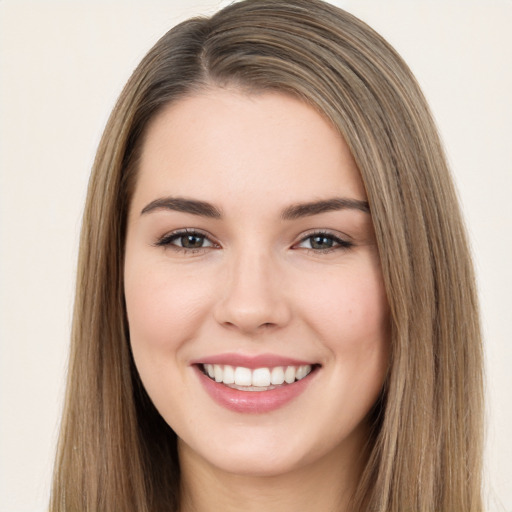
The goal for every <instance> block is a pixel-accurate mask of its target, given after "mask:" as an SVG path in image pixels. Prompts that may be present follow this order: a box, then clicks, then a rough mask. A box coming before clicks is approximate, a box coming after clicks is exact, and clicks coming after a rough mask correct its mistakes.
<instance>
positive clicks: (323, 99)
mask: <svg viewBox="0 0 512 512" xmlns="http://www.w3.org/2000/svg"><path fill="white" fill-rule="evenodd" d="M481 366H482V362H481V346H480V336H479V325H478V313H477V304H476V294H475V288H474V280H473V271H472V266H471V262H470V258H469V254H468V248H467V243H466V237H465V233H464V228H463V223H462V220H461V217H460V213H459V210H458V206H457V199H456V195H455V193H454V190H453V186H452V183H451V180H450V176H449V173H448V170H447V165H446V162H445V158H444V155H443V151H442V148H441V145H440V142H439V139H438V136H437V133H436V129H435V127H434V123H433V121H432V118H431V116H430V113H429V110H428V108H427V106H426V103H425V100H424V98H423V96H422V94H421V92H420V91H419V88H418V86H417V84H416V82H415V80H414V78H413V77H412V75H411V73H410V71H409V70H408V68H407V66H406V65H405V63H404V62H403V61H402V60H401V58H400V57H399V56H398V55H397V54H396V52H395V51H394V50H393V49H392V48H391V47H390V46H389V45H388V44H387V43H386V42H385V41H384V40H383V39H382V38H381V37H380V36H379V35H377V34H376V33H375V32H374V31H373V30H371V29H370V28H369V27H368V26H366V25H365V24H364V23H362V22H361V21H359V20H357V19H356V18H354V17H352V16H351V15H349V14H348V13H346V12H344V11H342V10H340V9H337V8H335V7H333V6H330V5H328V4H325V3H322V2H320V1H317V0H249V1H245V2H239V3H235V4H233V5H231V6H229V7H227V8H225V9H224V10H222V11H220V12H219V13H217V14H216V15H214V16H213V17H212V18H210V19H193V20H189V21H187V22H185V23H183V24H181V25H179V26H178V27H176V28H174V29H172V30H171V31H170V32H168V33H167V34H166V35H165V36H164V37H163V38H162V39H161V40H160V41H159V42H158V43H157V44H156V45H155V46H154V48H153V49H152V50H151V51H150V52H149V53H148V55H147V56H146V57H145V58H144V59H143V61H142V62H141V64H140V65H139V67H138V68H137V69H136V70H135V72H134V74H133V76H132V77H131V79H130V80H129V82H128V84H127V85H126V87H125V89H124V91H123V93H122V94H121V97H120V99H119V101H118V104H117V106H116V107H115V109H114V112H113V114H112V116H111V118H110V120H109V123H108V125H107V127H106V130H105V133H104V136H103V139H102V142H101V144H100V148H99V150H98V154H97V158H96V161H95V165H94V169H93V173H92V176H91V181H90V185H89V192H88V199H87V205H86V211H85V216H84V223H83V231H82V240H81V253H80V261H79V272H78V284H77V298H76V304H75V320H74V329H73V340H72V352H71V362H70V370H69V382H68V392H67V402H66V409H65V412H64V420H63V425H62V433H61V439H60V445H59V454H58V460H57V464H56V470H55V478H54V488H53V497H52V503H51V510H53V511H57V510H59V511H60V510H91V511H92V510H94V511H96V510H104V511H112V510H123V511H129V510H134V511H135V510H136V511H151V512H153V511H160V510H161V511H164V510H165V511H170V510H173V511H181V512H185V511H191V510H194V511H198V512H201V511H207V510H225V511H228V510H240V509H243V510H268V511H271V510H280V511H287V510H296V509H298V508H300V509H302V510H315V511H318V510H322V511H339V512H342V511H348V510H368V511H382V512H384V511H395V512H403V511H409V510H410V511H413V510H414V511H436V512H437V511H446V512H448V511H455V510H457V511H458V510H464V511H479V510H482V501H481V481H480V474H481V416H482V376H481V374H482V369H481Z"/></svg>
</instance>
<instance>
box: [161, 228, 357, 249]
mask: <svg viewBox="0 0 512 512" xmlns="http://www.w3.org/2000/svg"><path fill="white" fill-rule="evenodd" d="M186 236H189V237H196V238H200V239H203V241H208V242H209V243H210V245H208V246H205V247H183V246H180V245H176V244H175V243H173V242H175V241H176V240H179V239H180V238H181V239H182V238H184V237H186ZM314 238H323V239H324V241H325V240H326V239H328V240H331V241H332V243H333V245H332V246H331V247H328V248H326V249H314V248H313V247H302V249H306V250H307V251H308V252H312V253H314V254H328V253H331V252H333V251H338V250H348V249H350V248H352V247H353V246H354V244H353V243H352V242H349V241H348V240H343V239H342V238H340V237H338V236H337V235H335V234H333V233H331V232H329V231H313V232H311V233H307V234H306V235H304V236H303V237H302V238H301V239H300V240H299V242H298V243H296V244H294V246H293V247H292V248H293V249H300V248H301V247H300V245H301V244H303V243H305V242H306V241H308V240H310V244H311V242H312V240H313V239H314ZM155 246H157V247H169V248H171V249H172V250H174V251H176V252H185V253H190V254H196V253H198V252H202V251H206V250H208V249H210V248H215V249H218V248H219V247H220V246H219V244H217V243H216V242H214V241H212V240H211V239H210V237H209V236H208V235H207V234H206V233H203V232H202V231H200V230H198V229H182V230H178V231H173V232H172V233H169V234H167V235H164V236H163V237H162V238H160V239H159V240H157V242H156V243H155Z"/></svg>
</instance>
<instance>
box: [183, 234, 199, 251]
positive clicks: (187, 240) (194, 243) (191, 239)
mask: <svg viewBox="0 0 512 512" xmlns="http://www.w3.org/2000/svg"><path fill="white" fill-rule="evenodd" d="M181 245H182V247H186V248H188V249H197V248H199V247H202V246H203V237H202V236H197V235H185V236H182V237H181Z"/></svg>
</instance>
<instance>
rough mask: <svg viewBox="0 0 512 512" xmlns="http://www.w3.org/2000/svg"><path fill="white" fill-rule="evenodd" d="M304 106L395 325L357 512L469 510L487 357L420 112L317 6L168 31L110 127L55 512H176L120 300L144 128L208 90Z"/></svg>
mask: <svg viewBox="0 0 512 512" xmlns="http://www.w3.org/2000/svg"><path fill="white" fill-rule="evenodd" d="M225 85H230V86H233V85H234V86H237V87H239V88H242V89H243V90H246V91H247V92H248V93H250V92H251V91H265V90H277V91H282V92H284V93H287V94H292V95H294V96H295V97H298V98H300V99H302V100H303V101H305V102H307V103H308V104H310V105H312V106H314V107H315V108H316V109H317V110H318V112H319V113H321V114H322V115H323V116H325V117H326V118H327V119H328V120H329V121H330V122H331V123H332V124H333V125H334V126H335V127H336V128H337V129H338V130H339V133H340V135H341V136H342V137H344V139H345V141H346V142H347V144H348V145H349V147H350V149H351V151H352V153H353V156H354V158H355V160H356V162H357V164H358V166H359V170H360V172H361V176H362V179H363V182H364V184H365V187H366V191H367V195H368V201H369V204H370V208H371V213H372V219H373V223H374V226H375V233H376V237H377V243H378V248H379V252H380V258H381V265H382V272H383V276H384V282H385V287H386V292H387V296H388V301H389V305H390V311H391V313H390V316H391V325H392V351H391V352H392V353H391V360H390V368H389V374H388V378H387V380H386V383H385V387H384V389H383V392H382V396H381V398H380V400H379V402H378V404H376V406H375V408H374V411H373V421H374V429H373V437H372V439H371V446H370V447H369V456H368V462H367V465H366V469H365V471H364V474H363V477H362V479H361V481H360V484H359V487H358V489H357V492H356V495H355V496H354V499H353V503H354V506H353V509H354V510H371V511H378V512H385V511H386V512H387V511H392V512H408V511H411V512H412V511H414V512H426V511H430V512H433V511H436V512H442V511H445V512H454V511H462V510H463V511H466V512H471V511H475V512H476V511H480V510H482V498H481V458H482V456H481V447H482V350H481V342H480V332H479V322H478V311H477V301H476V292H475V285H474V276H473V269H472V265H471V260H470V255H469V251H468V245H467V241H466V235H465V229H464V226H463V221H462V219H461V215H460V212H459V208H458V201H457V197H456V193H455V192H454V187H453V184H452V182H451V178H450V175H449V171H448V168H447V164H446V159H445V156H444V154H443V149H442V147H441V144H440V141H439V137H438V134H437V131H436V128H435V125H434V122H433V120H432V117H431V114H430V112H429V110H428V107H427V105H426V102H425V99H424V97H423V95H422V93H421V92H420V90H419V87H418V85H417V83H416V81H415V79H414V77H413V76H412V74H411V72H410V71H409V69H408V67H407V66H406V64H405V63H404V62H403V61H402V59H401V58H400V57H399V56H398V54H397V53H396V52H395V51H394V50H393V49H392V48H391V47H390V45H389V44H388V43H387V42H385V41H384V40H383V39H382V37H380V36H379V35H378V34H376V33H375V32H374V31H373V30H372V29H371V28H369V27H368V26H367V25H365V24H364V23H363V22H361V21H360V20H358V19H356V18H354V17H353V16H351V15H350V14H348V13H346V12H344V11H342V10H341V9H338V8H335V7H333V6H331V5H328V4H326V3H323V2H321V1H319V0H247V1H242V2H239V3H235V4H233V5H230V6H229V7H227V8H225V9H224V10H222V11H220V12H219V13H217V14H216V15H214V16H213V17H211V18H197V19H192V20H189V21H187V22H184V23H182V24H181V25H178V26H177V27H175V28H174V29H172V30H171V31H169V32H168V33H167V34H165V35H164V36H163V38H162V39H160V41H158V42H157V44H156V45H155V46H154V47H153V48H152V49H151V50H150V52H149V53H148V54H147V56H146V57H145V58H144V59H143V60H142V62H141V63H140V65H139V66H138V67H137V69H136V70H135V72H134V73H133V75H132V77H131V78H130V80H129V81H128V83H127V85H126V86H125V88H124V90H123V92H122V94H121V96H120V98H119V100H118V103H117V105H116V107H115V109H114V111H113V113H112V115H111V117H110V119H109V121H108V124H107V126H106V129H105V132H104V135H103V138H102V140H101V143H100V146H99V149H98V153H97V156H96V160H95V163H94V168H93V171H92V175H91V179H90V183H89V190H88V196H87V203H86V208H85V213H84V220H83V226H82V235H81V242H80V256H79V263H78V278H77V290H76V300H75V311H74V322H73V332H72V344H71V355H70V366H69V375H68V385H67V397H66V405H65V410H64V415H63V423H62V429H61V436H60V442H59V448H58V456H57V462H56V467H55V475H54V484H53V493H52V499H51V506H50V508H51V510H52V511H54V512H55V511H64V510H67V511H69V510H77V511H78V510H80V511H100V510H101V511H109V512H111V511H114V510H123V511H131V510H132V511H139V512H144V511H147V512H150V511H151V512H156V511H163V510H177V509H178V507H179V483H180V481H179V476H180V475H179V464H178V458H177V452H176V436H175V434H174V433H173V431H172V430H171V429H170V427H169V426H168V425H167V424H166V423H165V422H164V420H163V419H162V418H161V417H160V416H159V414H158V413H157V411H156V410H155V408H154V407H153V405H152V404H151V402H150V400H149V398H148V396H147V395H146V393H145V391H144V389H143V387H142V385H141V382H140V380H139V377H138V375H137V372H136V370H135V368H134V364H133V360H132V356H131V353H130V344H129V332H128V328H127V322H126V313H125V307H124V299H123V251H124V238H125V228H126V217H127V210H128V205H129V202H130V198H131V195H132V192H133V188H134V186H135V183H136V177H137V160H138V156H139V152H140V147H141V144H142V141H143V137H144V134H145V130H146V127H147V125H148V122H149V121H150V120H151V119H152V118H153V117H154V116H155V114H156V113H157V112H159V111H160V109H161V108H162V107H163V106H164V105H167V104H168V103H169V102H173V101H178V100H179V98H182V97H183V96H185V95H189V94H192V93H193V92H194V91H196V90H201V89H204V88H208V87H212V86H220V87H222V86H225Z"/></svg>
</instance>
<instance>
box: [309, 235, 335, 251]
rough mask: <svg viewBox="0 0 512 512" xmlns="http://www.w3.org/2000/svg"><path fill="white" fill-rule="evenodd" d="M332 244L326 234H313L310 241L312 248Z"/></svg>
mask: <svg viewBox="0 0 512 512" xmlns="http://www.w3.org/2000/svg"><path fill="white" fill-rule="evenodd" d="M332 245H333V241H332V239H331V238H328V237H326V236H314V237H313V240H312V241H311V247H312V248H313V249H329V248H330V247H332Z"/></svg>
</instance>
